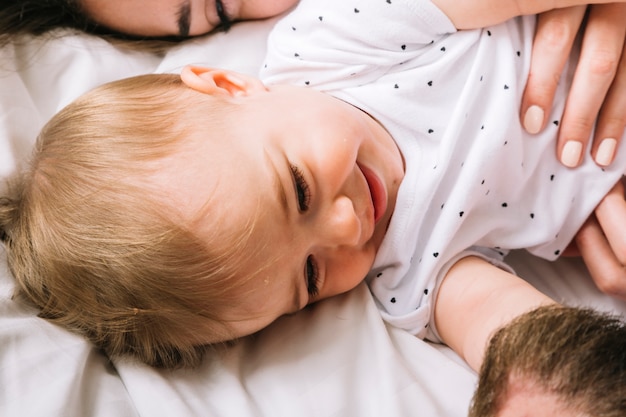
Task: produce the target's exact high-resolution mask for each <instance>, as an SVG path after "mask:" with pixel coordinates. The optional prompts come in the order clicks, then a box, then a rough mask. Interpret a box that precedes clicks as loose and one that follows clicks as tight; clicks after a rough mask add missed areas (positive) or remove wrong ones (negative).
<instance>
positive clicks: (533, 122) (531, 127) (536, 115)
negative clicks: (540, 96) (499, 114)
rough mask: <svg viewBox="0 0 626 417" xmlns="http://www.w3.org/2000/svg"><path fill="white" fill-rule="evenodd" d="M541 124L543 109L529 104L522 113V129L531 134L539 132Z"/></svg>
mask: <svg viewBox="0 0 626 417" xmlns="http://www.w3.org/2000/svg"><path fill="white" fill-rule="evenodd" d="M541 126H543V110H542V109H541V107H539V106H537V105H533V106H530V107H529V108H528V110H526V114H525V115H524V129H526V131H527V132H528V133H530V134H532V135H534V134H536V133H539V131H540V130H541Z"/></svg>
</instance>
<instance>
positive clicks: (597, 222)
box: [575, 181, 626, 300]
mask: <svg viewBox="0 0 626 417" xmlns="http://www.w3.org/2000/svg"><path fill="white" fill-rule="evenodd" d="M575 241H576V245H577V246H578V250H579V251H580V253H581V255H582V257H583V259H584V260H585V264H586V265H587V268H588V269H589V273H590V274H591V277H592V278H593V280H594V282H595V283H596V285H597V286H598V288H599V289H600V290H601V291H602V292H604V293H606V294H609V295H613V296H615V297H617V298H621V299H623V300H626V198H625V196H624V184H623V182H622V181H619V182H618V183H617V184H616V185H615V186H614V187H613V189H612V190H611V191H610V192H609V193H608V194H607V195H606V197H604V199H603V200H602V201H601V202H600V204H599V205H598V207H597V208H596V211H595V216H591V217H590V218H589V220H587V222H586V223H585V225H584V226H583V227H582V228H581V229H580V231H579V232H578V234H577V235H576V239H575Z"/></svg>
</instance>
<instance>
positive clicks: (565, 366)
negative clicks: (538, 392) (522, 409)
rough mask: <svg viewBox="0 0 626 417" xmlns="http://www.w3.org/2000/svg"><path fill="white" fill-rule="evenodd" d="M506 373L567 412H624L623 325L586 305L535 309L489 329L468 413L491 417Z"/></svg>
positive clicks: (610, 416)
mask: <svg viewBox="0 0 626 417" xmlns="http://www.w3.org/2000/svg"><path fill="white" fill-rule="evenodd" d="M511 377H519V378H522V379H526V380H528V381H529V382H531V383H532V384H533V385H535V386H538V387H539V388H540V389H542V390H543V391H545V392H546V393H547V394H549V395H554V396H556V397H557V398H560V399H562V400H563V403H564V404H566V405H567V406H569V407H571V408H572V409H573V410H576V411H579V412H582V413H584V414H585V415H589V416H595V417H623V416H626V323H624V322H623V321H622V320H620V318H619V317H617V316H614V315H610V314H608V313H600V312H597V311H594V310H592V309H588V308H574V307H562V306H546V307H540V308H538V309H536V310H533V311H531V312H529V313H526V314H524V315H522V316H520V317H519V318H517V319H516V320H514V321H513V322H511V323H510V324H508V325H506V326H505V327H503V328H502V329H500V330H499V331H497V332H496V333H495V335H494V336H493V337H492V339H491V340H490V342H489V346H488V348H487V352H486V354H485V360H484V362H483V365H482V368H481V370H480V375H479V384H478V388H477V389H476V392H475V393H474V398H473V400H472V405H471V408H470V413H469V416H470V417H479V416H480V417H488V416H495V415H496V413H497V412H498V411H499V408H500V407H501V406H502V405H503V404H504V401H505V400H506V399H507V389H508V386H509V381H510V378H511Z"/></svg>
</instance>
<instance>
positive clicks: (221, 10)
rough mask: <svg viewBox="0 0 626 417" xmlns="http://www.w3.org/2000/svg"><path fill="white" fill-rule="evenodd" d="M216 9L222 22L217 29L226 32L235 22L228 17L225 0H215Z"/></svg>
mask: <svg viewBox="0 0 626 417" xmlns="http://www.w3.org/2000/svg"><path fill="white" fill-rule="evenodd" d="M215 10H216V11H217V17H218V18H219V19H220V24H219V25H218V26H217V28H216V29H217V30H221V31H224V32H226V31H227V30H228V29H230V27H231V26H232V24H233V22H232V20H231V19H230V17H228V13H227V12H226V7H224V1H223V0H215Z"/></svg>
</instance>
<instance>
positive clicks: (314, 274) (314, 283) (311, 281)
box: [304, 255, 319, 298]
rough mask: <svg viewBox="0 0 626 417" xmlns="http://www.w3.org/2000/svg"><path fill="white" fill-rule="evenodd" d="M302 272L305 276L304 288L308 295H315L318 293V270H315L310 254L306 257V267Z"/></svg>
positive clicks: (315, 264) (315, 266)
mask: <svg viewBox="0 0 626 417" xmlns="http://www.w3.org/2000/svg"><path fill="white" fill-rule="evenodd" d="M304 274H305V277H306V290H307V292H308V293H309V297H310V298H315V297H317V295H318V294H319V287H318V284H319V272H318V270H317V263H316V262H315V258H313V256H311V255H309V256H308V257H307V258H306V268H305V271H304Z"/></svg>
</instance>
